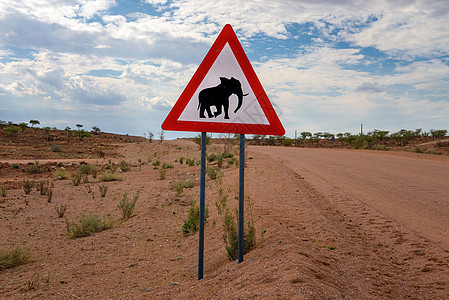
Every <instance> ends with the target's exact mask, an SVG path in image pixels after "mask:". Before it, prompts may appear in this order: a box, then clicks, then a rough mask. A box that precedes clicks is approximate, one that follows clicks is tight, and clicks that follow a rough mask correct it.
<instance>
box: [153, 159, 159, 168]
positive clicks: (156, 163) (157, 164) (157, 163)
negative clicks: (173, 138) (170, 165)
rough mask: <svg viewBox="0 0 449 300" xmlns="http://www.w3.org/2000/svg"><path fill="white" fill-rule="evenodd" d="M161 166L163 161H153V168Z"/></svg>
mask: <svg viewBox="0 0 449 300" xmlns="http://www.w3.org/2000/svg"><path fill="white" fill-rule="evenodd" d="M160 165H161V161H160V160H159V159H157V160H155V161H153V166H160Z"/></svg>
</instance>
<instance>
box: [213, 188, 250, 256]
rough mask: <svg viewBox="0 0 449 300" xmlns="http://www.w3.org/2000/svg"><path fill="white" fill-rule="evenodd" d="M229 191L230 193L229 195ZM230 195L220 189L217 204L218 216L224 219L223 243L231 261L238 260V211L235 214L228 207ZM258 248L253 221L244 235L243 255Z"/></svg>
mask: <svg viewBox="0 0 449 300" xmlns="http://www.w3.org/2000/svg"><path fill="white" fill-rule="evenodd" d="M229 191H230V190H229V189H228V193H229ZM228 193H223V190H222V189H221V188H220V190H219V192H218V196H219V197H218V201H217V202H216V203H215V205H216V207H217V211H218V214H219V215H220V216H222V218H223V229H224V233H223V242H224V243H225V248H226V252H227V253H228V257H229V259H230V260H236V259H237V258H238V243H239V241H238V214H239V211H238V209H235V210H234V214H233V213H232V212H231V210H230V209H229V208H228V207H227V201H228ZM255 246H256V228H255V227H254V223H253V221H251V222H248V223H247V226H246V228H245V229H244V234H243V253H248V252H249V251H250V250H251V249H253V248H254V247H255Z"/></svg>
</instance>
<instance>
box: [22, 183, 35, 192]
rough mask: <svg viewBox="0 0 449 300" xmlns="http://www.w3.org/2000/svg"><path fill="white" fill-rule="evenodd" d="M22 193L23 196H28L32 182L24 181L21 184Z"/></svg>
mask: <svg viewBox="0 0 449 300" xmlns="http://www.w3.org/2000/svg"><path fill="white" fill-rule="evenodd" d="M22 187H23V191H24V192H25V194H27V195H28V194H29V193H30V192H31V189H32V188H33V182H32V181H28V180H24V181H23V184H22Z"/></svg>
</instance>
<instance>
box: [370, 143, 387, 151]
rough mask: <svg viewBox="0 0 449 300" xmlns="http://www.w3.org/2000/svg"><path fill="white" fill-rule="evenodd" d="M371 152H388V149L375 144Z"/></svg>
mask: <svg viewBox="0 0 449 300" xmlns="http://www.w3.org/2000/svg"><path fill="white" fill-rule="evenodd" d="M373 150H379V151H388V150H389V149H388V147H387V146H385V145H381V144H376V145H374V146H373Z"/></svg>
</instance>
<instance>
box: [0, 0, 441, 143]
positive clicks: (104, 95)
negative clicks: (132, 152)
mask: <svg viewBox="0 0 449 300" xmlns="http://www.w3.org/2000/svg"><path fill="white" fill-rule="evenodd" d="M365 2H366V3H365ZM227 23H229V24H231V25H232V26H233V28H234V30H235V31H236V34H237V36H238V38H239V39H240V41H241V43H242V45H243V47H244V49H245V51H246V53H247V56H248V58H249V59H250V61H251V63H252V65H253V67H254V69H255V71H256V73H257V75H258V77H259V79H260V81H261V83H262V85H263V86H264V88H265V91H266V92H267V94H268V97H269V98H270V100H271V102H272V103H273V105H274V106H275V108H276V110H277V112H278V115H279V117H280V119H281V122H282V123H283V125H284V127H285V129H286V131H287V133H286V135H287V136H290V137H293V136H294V131H295V130H298V132H301V131H311V132H318V131H321V132H323V131H328V132H331V133H338V132H352V133H357V132H358V131H359V128H360V124H364V129H365V130H366V131H370V130H373V129H381V130H390V131H397V130H399V129H402V128H405V129H417V128H422V129H423V130H426V131H428V130H430V129H449V121H448V120H449V30H448V28H449V1H446V0H438V1H437V0H428V1H378V0H372V1H356V0H345V1H340V0H339V1H337V0H317V1H299V0H280V1H257V0H245V1H235V0H233V1H230V0H229V1H228V0H224V1H210V0H172V1H170V0H145V1H143V0H142V1H131V0H126V1H118V0H117V1H114V0H102V1H89V0H81V1H69V0H48V1H47V0H21V1H8V0H0V120H3V121H14V122H16V123H19V122H28V121H29V120H30V119H38V120H39V121H40V122H41V126H51V127H58V128H61V129H63V128H65V127H66V126H70V127H72V128H74V127H75V125H76V124H78V123H81V124H83V125H84V128H86V129H90V128H91V127H92V126H98V127H100V128H101V129H102V130H103V131H108V132H115V133H122V134H133V135H143V133H147V132H148V131H152V132H153V133H158V132H160V125H161V123H162V122H163V120H164V119H165V117H166V115H167V114H168V112H169V110H170V109H171V107H172V105H173V104H174V103H175V102H176V100H177V99H178V97H179V95H180V94H181V92H182V91H183V89H184V87H185V86H186V85H187V83H188V81H189V80H190V78H191V77H192V75H193V74H194V72H195V70H196V69H197V67H198V65H199V64H200V63H201V61H202V59H203V58H204V56H205V55H206V53H207V51H208V50H209V48H210V46H211V45H212V43H213V41H214V40H215V38H216V37H217V36H218V33H219V32H220V31H221V29H222V28H223V26H224V25H225V24H227ZM193 135H196V134H195V133H185V132H167V133H166V137H167V138H170V139H171V138H176V137H183V136H193Z"/></svg>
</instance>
